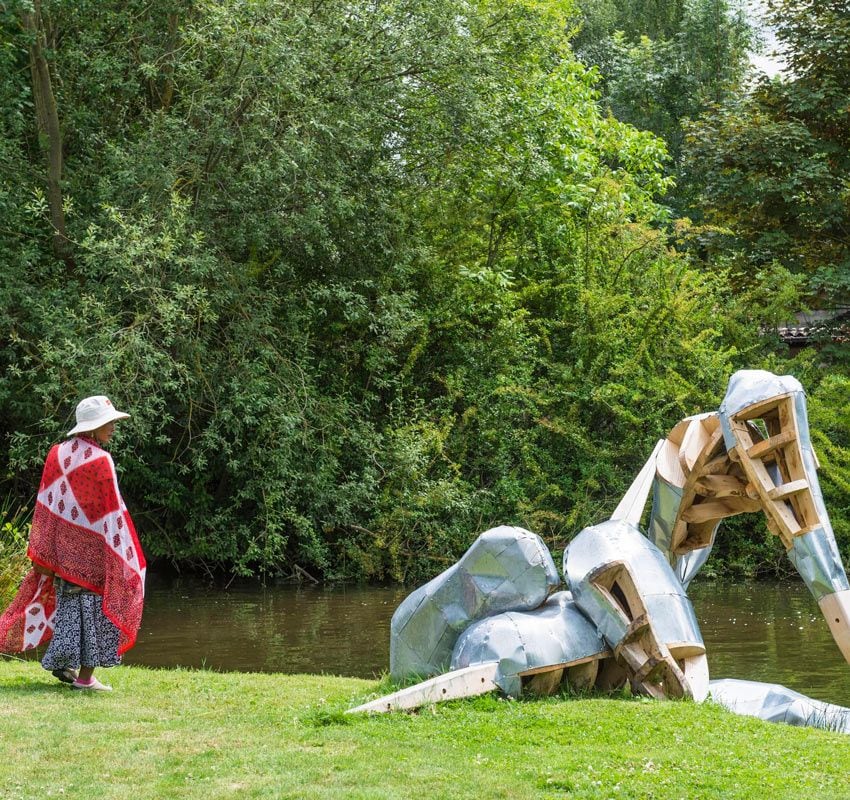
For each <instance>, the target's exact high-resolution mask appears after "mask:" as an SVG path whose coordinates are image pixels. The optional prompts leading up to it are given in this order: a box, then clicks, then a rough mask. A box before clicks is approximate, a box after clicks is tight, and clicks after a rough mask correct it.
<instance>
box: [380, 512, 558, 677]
mask: <svg viewBox="0 0 850 800" xmlns="http://www.w3.org/2000/svg"><path fill="white" fill-rule="evenodd" d="M560 582H561V579H560V576H559V575H558V570H557V568H556V567H555V562H554V561H553V560H552V556H551V554H550V553H549V550H548V548H547V547H546V545H545V544H544V543H543V540H542V539H541V538H540V537H539V536H537V535H536V534H534V533H531V532H529V531H526V530H523V529H522V528H513V527H509V526H507V525H503V526H501V527H498V528H492V529H491V530H489V531H485V532H484V533H482V534H481V535H480V536H479V537H478V538H477V539H476V540H475V542H474V543H473V545H472V546H471V547H470V548H469V550H467V551H466V553H465V554H464V555H463V556H462V557H461V559H460V561H458V563H457V564H455V565H453V566H451V567H449V569H447V570H446V571H445V572H443V573H441V574H440V575H438V576H437V577H436V578H434V579H433V580H431V581H429V582H428V583H426V584H425V585H424V586H421V587H420V588H419V589H417V590H416V591H415V592H413V593H412V594H411V595H410V596H409V597H407V598H406V599H405V600H404V602H403V603H402V604H401V605H400V606H399V607H398V609H397V610H396V612H395V614H393V619H392V626H391V634H390V673H391V674H392V676H393V678H395V679H396V680H407V679H410V678H411V677H418V678H426V677H430V676H432V675H436V674H438V673H440V672H444V671H445V670H446V669H448V667H449V664H450V662H451V657H452V650H453V649H454V646H455V642H456V641H457V638H458V636H460V634H461V633H463V631H464V630H465V629H466V628H467V627H468V626H469V625H470V624H471V623H472V622H475V621H476V620H478V619H482V618H484V617H488V616H491V615H493V614H498V613H500V612H503V611H526V610H531V609H533V608H537V607H538V606H539V605H541V604H542V603H543V602H544V601H545V600H546V598H547V597H548V596H549V595H550V594H551V593H552V592H553V591H554V590H555V589H556V588H557V587H558V585H559V584H560Z"/></svg>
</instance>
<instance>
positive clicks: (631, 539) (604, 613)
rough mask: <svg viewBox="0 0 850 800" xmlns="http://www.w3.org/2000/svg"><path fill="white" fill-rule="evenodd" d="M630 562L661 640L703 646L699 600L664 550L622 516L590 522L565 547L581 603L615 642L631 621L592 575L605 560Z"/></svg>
mask: <svg viewBox="0 0 850 800" xmlns="http://www.w3.org/2000/svg"><path fill="white" fill-rule="evenodd" d="M617 561H623V562H625V563H627V564H628V566H629V570H630V572H631V575H632V578H633V579H634V582H635V587H636V588H637V590H638V591H639V592H640V594H641V596H642V598H643V602H644V603H645V605H646V610H647V613H648V615H649V617H650V619H651V621H652V625H653V627H654V628H655V631H656V634H657V636H658V638H659V640H660V641H662V642H665V643H673V642H675V643H677V644H689V645H692V646H694V647H695V648H697V649H698V650H700V651H702V650H703V649H704V647H703V641H702V634H701V633H700V629H699V623H698V622H697V618H696V615H695V614H694V609H693V606H692V605H691V601H690V600H689V599H688V596H687V595H686V594H685V590H684V588H683V587H682V584H681V582H680V581H679V580H678V579H677V578H676V576H675V574H674V573H673V569H672V567H671V566H670V564H669V563H668V561H667V559H666V558H665V556H664V554H663V553H662V552H661V550H659V549H658V548H657V547H656V546H655V545H654V544H653V543H652V542H650V541H649V539H647V538H646V537H645V536H644V535H643V534H642V533H641V532H640V531H639V530H638V529H637V528H635V527H634V526H633V525H629V524H628V523H627V522H623V521H622V520H609V521H607V522H603V523H600V524H599V525H594V526H592V527H589V528H585V529H584V530H583V531H582V532H581V533H579V534H578V536H576V538H575V539H573V540H572V541H571V542H570V544H569V545H568V547H567V549H566V551H565V552H564V576H565V578H566V582H567V585H568V587H569V589H570V591H571V592H572V593H573V598H574V599H575V602H576V605H578V607H579V608H580V609H581V610H582V612H584V614H585V615H586V616H587V617H588V618H589V619H590V620H591V621H592V622H593V624H594V625H596V626H597V628H598V629H599V632H600V633H601V634H602V636H603V637H604V638H605V640H606V641H607V642H608V644H609V645H611V646H612V647H613V646H615V645H616V644H617V643H618V642H619V641H620V640H621V639H622V638H623V636H624V635H625V633H626V629H627V627H628V624H627V621H626V620H624V618H623V615H622V614H621V613H619V612H618V610H617V608H616V606H615V605H613V604H612V603H611V600H610V599H609V598H608V597H606V596H605V594H603V593H602V592H601V591H600V590H599V589H598V588H597V587H596V586H595V585H594V584H593V581H592V580H591V578H592V575H593V572H594V569H595V568H597V567H598V566H599V565H601V564H605V563H609V562H617Z"/></svg>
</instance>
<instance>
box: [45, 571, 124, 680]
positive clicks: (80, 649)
mask: <svg viewBox="0 0 850 800" xmlns="http://www.w3.org/2000/svg"><path fill="white" fill-rule="evenodd" d="M55 587H56V616H55V618H54V620H53V623H54V629H53V638H52V639H51V640H50V644H49V645H48V646H47V651H46V652H45V654H44V657H43V658H42V659H41V666H43V667H44V668H45V669H48V670H51V671H52V670H55V669H63V668H65V667H70V668H71V669H79V668H80V667H114V666H116V665H117V664H120V663H121V657H120V656H119V655H118V637H119V631H118V628H116V627H115V625H114V624H113V623H112V622H110V620H108V619H107V618H106V616H105V614H104V613H103V599H102V598H101V597H100V595H98V594H95V593H94V592H89V591H86V590H85V589H82V588H81V587H79V586H76V585H74V584H73V583H68V582H67V581H63V580H59V579H57V580H56V581H55Z"/></svg>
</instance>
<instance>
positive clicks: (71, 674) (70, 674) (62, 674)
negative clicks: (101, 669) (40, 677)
mask: <svg viewBox="0 0 850 800" xmlns="http://www.w3.org/2000/svg"><path fill="white" fill-rule="evenodd" d="M50 674H51V675H52V676H53V677H54V678H56V679H57V680H60V681H62V683H73V682H74V681H75V680H77V670H75V669H71V668H70V667H62V669H54V670H53V671H52V672H51V673H50Z"/></svg>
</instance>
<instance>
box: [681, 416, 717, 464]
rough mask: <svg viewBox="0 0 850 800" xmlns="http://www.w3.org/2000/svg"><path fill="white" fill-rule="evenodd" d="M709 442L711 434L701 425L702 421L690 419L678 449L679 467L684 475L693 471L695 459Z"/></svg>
mask: <svg viewBox="0 0 850 800" xmlns="http://www.w3.org/2000/svg"><path fill="white" fill-rule="evenodd" d="M710 440H711V433H709V431H708V429H707V428H706V427H705V426H704V425H703V424H702V420H701V419H692V420H691V421H690V424H689V425H688V429H687V430H686V431H685V436H684V438H683V439H682V446H681V447H680V448H679V465H680V466H681V467H682V471H683V472H684V473H685V475H687V474H688V473H690V472H691V471H692V470H693V468H694V465H695V464H696V462H697V458H699V456H700V453H702V451H703V450H704V449H705V447H706V445H708V443H709V441H710Z"/></svg>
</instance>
